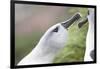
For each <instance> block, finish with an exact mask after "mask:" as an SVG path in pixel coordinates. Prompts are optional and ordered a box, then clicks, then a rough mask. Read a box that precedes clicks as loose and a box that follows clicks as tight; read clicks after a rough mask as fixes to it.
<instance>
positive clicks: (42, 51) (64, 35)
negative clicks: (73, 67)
mask: <svg viewBox="0 0 100 69" xmlns="http://www.w3.org/2000/svg"><path fill="white" fill-rule="evenodd" d="M79 18H80V14H79V13H77V14H75V15H74V16H73V17H72V18H70V19H69V20H67V21H65V22H62V23H58V24H56V25H54V26H52V27H50V28H49V29H48V30H47V32H46V33H45V34H44V35H43V36H42V38H41V39H40V41H39V43H38V44H37V46H36V47H35V48H34V49H33V50H32V51H31V52H30V53H29V54H28V55H27V56H26V57H24V58H23V59H22V60H21V61H20V62H19V63H18V65H32V64H48V63H52V61H53V59H54V57H55V55H56V54H57V53H58V52H59V51H60V50H61V49H62V48H63V47H64V46H65V44H66V41H67V39H68V32H67V30H66V28H68V27H69V26H70V25H71V24H73V23H74V21H76V20H78V19H79Z"/></svg>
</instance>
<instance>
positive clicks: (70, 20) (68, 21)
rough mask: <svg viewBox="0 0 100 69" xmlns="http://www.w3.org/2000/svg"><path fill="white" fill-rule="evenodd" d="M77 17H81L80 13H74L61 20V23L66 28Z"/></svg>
mask: <svg viewBox="0 0 100 69" xmlns="http://www.w3.org/2000/svg"><path fill="white" fill-rule="evenodd" d="M79 18H81V15H80V14H79V13H76V14H75V15H73V16H72V17H71V18H70V19H69V20H67V21H65V22H62V23H61V25H62V26H63V27H65V28H66V29H67V28H68V27H69V26H71V25H72V24H73V23H74V22H75V21H76V20H78V19H79Z"/></svg>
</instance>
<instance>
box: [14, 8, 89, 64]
mask: <svg viewBox="0 0 100 69" xmlns="http://www.w3.org/2000/svg"><path fill="white" fill-rule="evenodd" d="M76 12H80V13H81V14H82V17H83V18H84V17H85V16H86V15H87V8H75V7H73V8H70V9H69V10H68V11H66V13H67V14H69V15H73V14H74V13H76ZM58 21H60V20H58ZM87 30H88V23H86V24H85V25H84V26H83V27H82V28H80V29H79V28H78V22H76V23H74V24H73V25H72V26H71V27H70V28H69V30H68V32H69V39H68V42H67V43H66V46H65V47H64V48H63V49H62V51H61V52H59V53H58V54H57V55H56V57H55V58H54V61H53V62H54V63H61V62H77V61H83V58H84V51H85V42H86V34H87ZM42 35H43V32H33V33H32V34H29V35H27V34H26V35H21V36H18V35H15V48H16V49H15V64H17V63H18V62H19V61H20V60H21V59H22V58H23V57H24V56H26V55H27V54H28V53H29V52H30V51H31V50H32V49H33V48H34V47H35V46H36V44H37V43H38V41H39V40H40V37H42Z"/></svg>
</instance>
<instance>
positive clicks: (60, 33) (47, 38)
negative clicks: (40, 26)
mask: <svg viewBox="0 0 100 69" xmlns="http://www.w3.org/2000/svg"><path fill="white" fill-rule="evenodd" d="M80 17H81V16H80V14H79V13H76V14H75V15H73V16H72V17H71V18H70V19H69V20H67V21H64V22H61V23H57V24H56V25H53V26H52V27H50V28H49V29H48V30H47V31H46V33H45V34H44V35H43V37H42V38H41V40H40V43H42V44H43V45H46V46H48V45H49V46H50V47H53V48H62V47H64V44H66V41H67V39H68V31H67V30H68V28H69V26H70V25H72V24H73V23H74V22H75V21H76V20H78V19H79V18H80Z"/></svg>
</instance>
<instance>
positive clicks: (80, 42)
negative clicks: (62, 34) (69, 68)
mask: <svg viewBox="0 0 100 69" xmlns="http://www.w3.org/2000/svg"><path fill="white" fill-rule="evenodd" d="M77 11H79V12H80V13H81V14H82V18H84V17H85V16H86V15H87V9H86V8H78V9H77V8H76V10H75V9H71V10H70V12H72V13H75V12H77ZM87 30H88V23H86V24H85V25H83V26H82V28H80V29H79V28H78V22H76V23H74V24H73V25H72V26H71V27H70V28H69V30H68V32H69V35H68V36H69V38H68V42H67V44H66V46H65V47H64V48H63V49H62V51H61V52H59V53H58V54H57V56H56V57H55V59H54V61H53V62H54V63H64V62H82V61H83V60H84V53H85V46H86V34H87Z"/></svg>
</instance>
